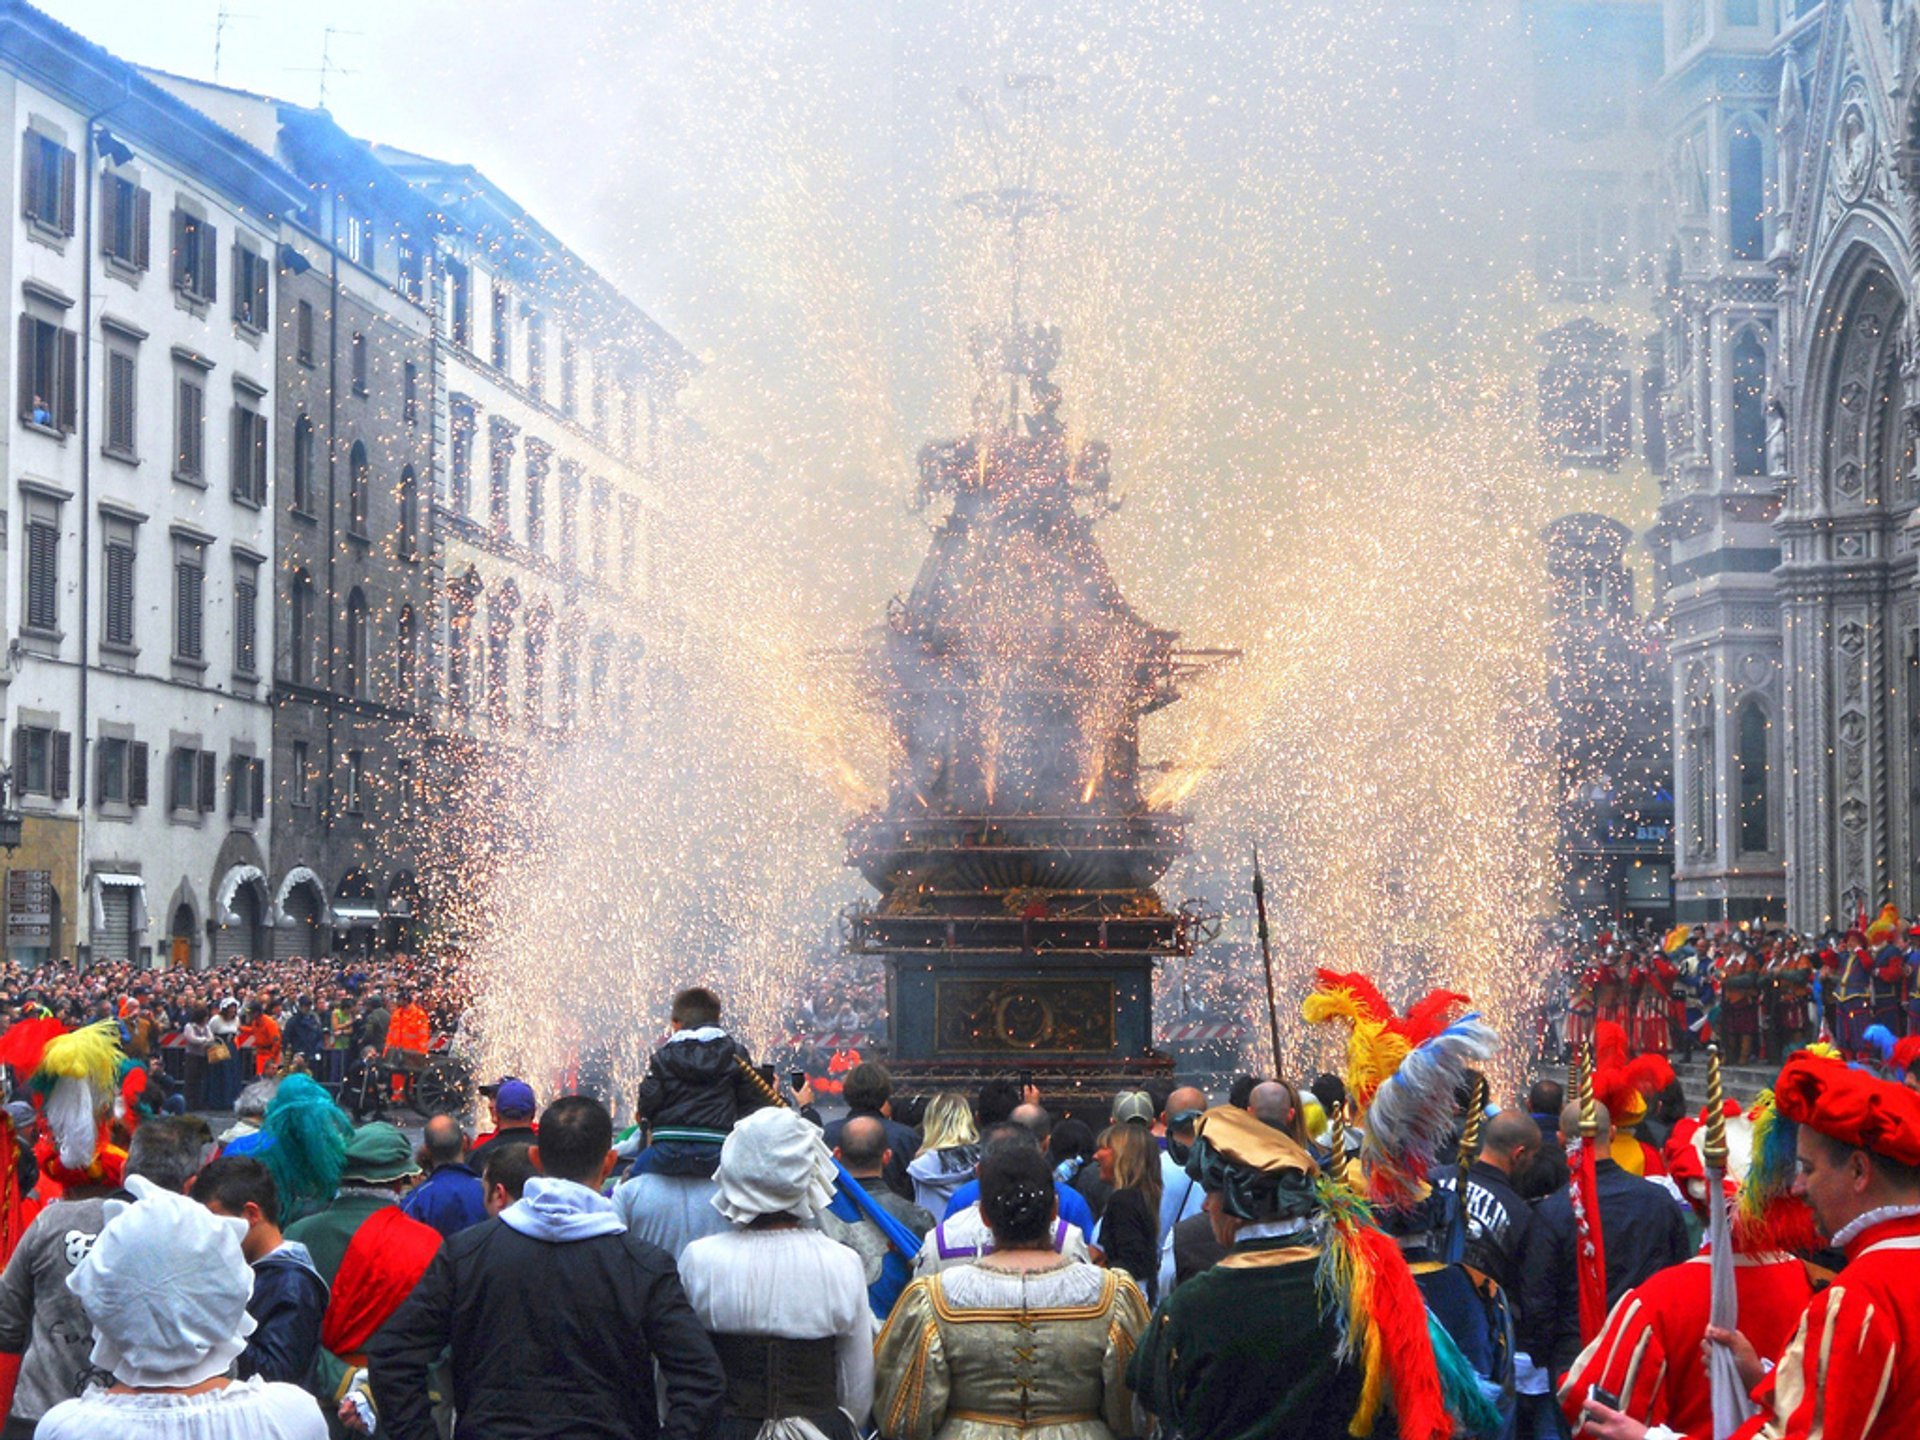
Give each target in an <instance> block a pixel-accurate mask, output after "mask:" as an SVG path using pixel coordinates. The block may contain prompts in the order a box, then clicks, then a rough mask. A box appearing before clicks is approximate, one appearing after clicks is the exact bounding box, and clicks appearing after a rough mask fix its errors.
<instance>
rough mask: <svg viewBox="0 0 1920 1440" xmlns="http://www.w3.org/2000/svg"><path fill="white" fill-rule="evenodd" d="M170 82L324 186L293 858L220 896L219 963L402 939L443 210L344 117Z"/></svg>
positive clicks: (293, 715) (309, 251) (310, 269)
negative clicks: (439, 213) (434, 218)
mask: <svg viewBox="0 0 1920 1440" xmlns="http://www.w3.org/2000/svg"><path fill="white" fill-rule="evenodd" d="M154 79H155V80H156V81H157V83H159V84H161V85H163V86H165V87H167V88H168V89H169V90H171V91H172V92H173V93H175V94H178V95H180V96H181V97H182V98H184V99H186V100H188V101H189V102H190V103H192V104H193V105H195V106H196V107H198V108H200V109H202V110H204V111H205V112H207V113H208V114H210V115H212V116H213V117H215V118H216V119H218V120H219V121H220V122H221V123H223V124H225V125H228V126H230V127H231V128H232V129H234V130H235V131H236V132H237V133H239V134H242V135H245V136H246V137H247V138H248V139H249V140H251V141H252V142H253V143H254V144H255V145H257V146H260V147H261V148H263V149H266V150H268V151H270V152H271V153H272V154H274V155H275V156H276V157H277V158H278V159H279V160H280V161H281V163H283V164H284V165H286V166H287V168H288V169H290V170H291V171H293V172H294V173H295V174H297V175H298V176H299V177H300V178H301V179H302V180H303V181H304V182H305V183H306V185H307V189H308V195H307V203H306V205H305V206H304V208H303V209H302V211H301V213H300V215H299V217H298V221H297V223H294V224H290V225H289V226H288V227H287V229H286V233H285V238H284V241H283V243H282V245H281V249H280V253H279V257H278V269H279V282H280V283H279V286H278V290H277V303H276V308H275V334H276V339H277V343H278V346H279V351H280V356H279V363H280V376H281V384H280V386H279V388H278V390H277V392H276V395H275V399H274V408H275V427H274V435H275V439H274V469H275V473H276V475H277V477H278V480H279V495H280V503H279V505H278V507H277V509H276V516H275V565H274V595H273V619H272V624H273V636H274V664H273V690H272V693H273V704H274V721H273V735H274V767H273V773H274V785H273V790H272V795H271V797H270V800H271V803H270V815H271V820H272V833H273V840H274V849H273V854H274V860H275V863H274V867H273V869H272V870H271V872H270V873H267V874H264V875H254V874H245V875H241V876H238V877H235V882H234V883H233V884H232V885H231V886H223V890H222V894H223V903H222V905H221V907H220V913H219V915H218V916H217V918H218V919H219V921H220V922H221V927H222V928H221V930H220V931H219V933H217V934H216V935H215V937H214V938H215V944H216V950H217V952H218V956H217V958H224V957H226V956H231V955H242V954H267V953H271V954H274V955H278V956H282V957H287V956H295V955H315V954H320V953H324V952H325V951H326V950H328V949H331V948H333V946H334V945H335V944H336V943H340V944H344V945H346V946H347V947H348V948H360V949H365V948H367V947H369V946H371V945H373V944H374V943H376V942H381V943H400V942H403V941H405V940H406V939H407V938H408V936H409V934H410V932H411V930H412V926H413V922H414V921H415V920H416V919H417V918H419V917H418V914H417V912H418V901H419V888H420V887H419V858H418V853H417V852H418V836H419V826H418V825H417V824H416V823H415V822H416V821H417V820H418V819H419V818H420V817H419V814H418V813H417V812H418V811H419V809H420V808H421V797H420V783H419V782H420V776H421V753H422V749H423V745H424V739H425V731H424V728H423V725H422V721H421V717H422V714H423V707H422V701H423V698H424V697H425V696H426V695H428V694H429V693H431V692H430V690H429V688H428V687H427V686H426V684H425V680H426V676H425V667H426V665H427V663H428V662H427V654H426V644H427V636H426V631H427V630H428V628H429V627H430V624H431V615H432V613H433V597H434V593H435V587H434V584H433V571H432V559H433V555H432V551H433V536H432V534H431V531H430V529H429V528H428V527H429V517H428V515H427V513H426V505H427V503H428V494H427V492H428V489H429V487H430V485H431V483H432V482H431V475H432V468H433V415H434V369H433V349H432V340H431V326H430V320H429V313H428V302H429V299H430V294H431V286H430V282H429V278H428V277H429V263H430V258H429V251H430V239H429V233H428V232H429V222H428V218H427V211H426V206H425V204H424V203H423V202H422V200H421V198H420V196H419V194H418V193H417V192H416V191H415V190H414V189H413V187H411V186H410V185H408V184H407V183H406V182H405V181H404V180H402V179H401V178H400V177H399V176H397V175H396V174H394V172H393V171H392V170H391V169H389V168H388V167H387V166H386V165H384V164H383V163H381V162H380V161H379V160H378V159H377V158H375V156H374V155H373V153H372V152H371V150H370V149H369V148H368V146H367V145H366V144H365V143H364V142H362V141H359V140H356V139H354V138H353V137H351V136H349V135H347V134H346V133H345V132H344V131H342V130H341V129H340V128H339V127H338V126H337V125H336V124H335V123H334V122H333V121H332V119H331V118H330V117H328V116H327V115H326V114H325V112H322V111H315V110H309V109H306V108H303V107H300V106H295V105H290V104H287V103H285V102H283V101H278V100H274V99H272V98H269V97H266V96H261V95H255V94H251V93H249V92H245V91H238V90H231V89H227V88H224V87H221V86H216V85H210V84H206V83H204V82H198V81H192V80H185V79H182V78H180V77H178V76H172V75H162V74H157V73H156V74H154Z"/></svg>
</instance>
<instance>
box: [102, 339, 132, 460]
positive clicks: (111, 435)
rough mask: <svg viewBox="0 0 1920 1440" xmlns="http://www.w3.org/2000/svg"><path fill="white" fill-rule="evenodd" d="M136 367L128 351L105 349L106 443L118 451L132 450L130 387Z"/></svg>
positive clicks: (126, 451)
mask: <svg viewBox="0 0 1920 1440" xmlns="http://www.w3.org/2000/svg"><path fill="white" fill-rule="evenodd" d="M135 375H136V371H135V369H134V360H133V357H132V356H131V355H123V354H121V353H120V352H119V351H117V350H109V351H108V352H107V446H108V448H109V449H112V450H117V451H119V452H121V453H122V454H126V455H131V454H133V452H134V438H135V437H134V433H133V418H134V417H133V387H134V379H135Z"/></svg>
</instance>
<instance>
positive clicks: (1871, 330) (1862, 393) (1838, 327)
mask: <svg viewBox="0 0 1920 1440" xmlns="http://www.w3.org/2000/svg"><path fill="white" fill-rule="evenodd" d="M1900 273H1901V271H1900V270H1899V269H1897V268H1896V266H1895V264H1894V262H1893V260H1892V257H1891V256H1890V254H1889V252H1888V250H1887V249H1886V248H1883V247H1882V246H1881V245H1878V244H1875V243H1872V241H1871V240H1869V239H1867V238H1856V239H1855V240H1854V241H1853V242H1852V243H1850V244H1848V245H1847V246H1846V247H1845V249H1844V250H1841V251H1839V252H1838V258H1837V260H1836V261H1835V262H1834V263H1833V264H1832V265H1831V266H1829V267H1826V268H1825V283H1824V284H1823V285H1822V286H1820V287H1819V288H1818V289H1816V290H1815V291H1814V294H1815V295H1816V296H1820V295H1824V297H1825V298H1824V300H1821V301H1819V302H1818V303H1817V304H1816V306H1815V307H1812V308H1813V313H1814V315H1815V316H1816V317H1817V318H1816V319H1815V322H1814V324H1813V325H1812V326H1810V327H1809V328H1810V329H1811V331H1812V333H1813V335H1814V337H1815V339H1814V346H1813V350H1812V352H1811V354H1810V355H1809V357H1808V365H1807V368H1806V370H1805V372H1804V373H1805V374H1806V375H1807V377H1808V385H1809V393H1808V404H1807V409H1808V414H1807V417H1806V420H1807V423H1806V425H1805V427H1804V429H1803V431H1802V435H1801V443H1802V444H1803V445H1804V446H1805V447H1806V454H1805V457H1804V458H1805V463H1804V465H1803V468H1802V471H1801V473H1803V474H1806V475H1809V476H1811V477H1812V479H1813V481H1814V484H1813V486H1812V487H1811V493H1810V494H1809V495H1808V496H1807V499H1808V500H1810V501H1811V502H1812V508H1813V509H1815V510H1816V511H1849V510H1851V511H1859V510H1866V509H1872V508H1876V507H1884V506H1887V505H1889V504H1890V503H1891V501H1892V499H1893V496H1894V493H1895V489H1896V487H1895V486H1894V484H1893V480H1894V478H1895V476H1894V472H1895V470H1896V468H1897V466H1898V465H1899V464H1900V462H1901V455H1902V453H1903V451H1904V445H1903V433H1902V427H1901V425H1900V423H1899V419H1900V408H1901V404H1902V386H1901V381H1900V365H1899V338H1900V329H1901V326H1902V324H1903V322H1904V320H1905V316H1906V310H1907V300H1906V295H1905V292H1904V290H1903V289H1902V287H1901V285H1900V283H1899V282H1898V280H1896V278H1895V276H1897V275H1898V274H1900Z"/></svg>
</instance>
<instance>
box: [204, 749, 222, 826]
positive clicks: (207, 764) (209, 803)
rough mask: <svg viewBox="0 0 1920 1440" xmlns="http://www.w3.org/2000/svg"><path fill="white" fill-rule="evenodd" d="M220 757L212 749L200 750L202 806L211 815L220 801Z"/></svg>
mask: <svg viewBox="0 0 1920 1440" xmlns="http://www.w3.org/2000/svg"><path fill="white" fill-rule="evenodd" d="M219 789H220V759H219V757H218V756H217V755H215V754H214V753H213V751H211V750H202V751H201V752H200V808H201V809H202V810H204V811H206V812H207V813H208V814H209V815H211V814H212V813H213V809H214V806H215V805H217V804H218V803H219V798H220V797H219Z"/></svg>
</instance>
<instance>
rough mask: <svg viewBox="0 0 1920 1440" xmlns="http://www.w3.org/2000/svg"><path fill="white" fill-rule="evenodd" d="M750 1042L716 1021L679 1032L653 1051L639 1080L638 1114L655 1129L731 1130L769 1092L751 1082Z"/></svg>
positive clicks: (763, 1100) (751, 1058) (759, 1103)
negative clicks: (748, 1052)
mask: <svg viewBox="0 0 1920 1440" xmlns="http://www.w3.org/2000/svg"><path fill="white" fill-rule="evenodd" d="M752 1063H753V1057H752V1056H750V1055H749V1054H747V1050H746V1047H745V1046H744V1045H742V1044H741V1043H740V1042H739V1041H738V1040H736V1039H734V1038H733V1036H731V1035H729V1034H728V1033H727V1032H726V1031H724V1030H722V1029H721V1028H720V1027H719V1026H717V1025H707V1026H703V1027H701V1028H700V1029H698V1030H681V1031H678V1032H676V1033H675V1034H674V1035H673V1036H672V1037H671V1038H670V1039H668V1041H667V1043H666V1044H664V1045H662V1046H661V1047H660V1048H659V1049H658V1050H656V1051H654V1052H653V1058H652V1059H651V1060H649V1061H648V1062H647V1078H646V1079H644V1080H642V1081H641V1082H640V1107H639V1108H640V1115H641V1118H642V1119H644V1120H645V1121H646V1122H647V1123H648V1124H649V1125H651V1126H652V1127H653V1128H654V1129H655V1130H659V1129H661V1128H663V1127H670V1126H686V1127H688V1128H689V1129H695V1130H731V1129H732V1128H733V1122H734V1121H736V1120H738V1119H739V1118H740V1117H741V1116H742V1115H745V1114H748V1113H749V1112H751V1111H754V1110H758V1109H759V1108H760V1107H761V1106H763V1105H765V1104H766V1103H767V1101H766V1097H765V1096H764V1095H763V1094H761V1092H760V1089H759V1087H758V1086H756V1085H755V1084H754V1083H753V1080H752V1078H751V1077H750V1076H749V1075H748V1073H747V1066H749V1065H751V1064H752Z"/></svg>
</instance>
